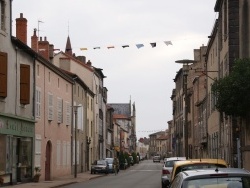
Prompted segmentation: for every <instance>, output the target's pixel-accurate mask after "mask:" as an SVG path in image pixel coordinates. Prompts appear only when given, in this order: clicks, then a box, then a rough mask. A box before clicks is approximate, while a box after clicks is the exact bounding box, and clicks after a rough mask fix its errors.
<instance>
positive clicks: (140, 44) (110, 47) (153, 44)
mask: <svg viewBox="0 0 250 188" xmlns="http://www.w3.org/2000/svg"><path fill="white" fill-rule="evenodd" d="M163 42H164V43H165V44H166V45H167V46H168V45H173V43H172V42H171V41H163ZM150 45H151V47H152V48H155V47H156V42H151V43H150ZM135 46H136V47H137V48H138V49H140V48H142V47H144V44H142V43H139V44H135ZM121 47H122V48H128V47H130V45H128V44H126V45H122V46H121ZM112 48H115V46H114V45H110V46H107V49H112ZM89 49H91V48H80V50H89ZM93 49H94V50H98V49H101V47H100V46H97V47H93Z"/></svg>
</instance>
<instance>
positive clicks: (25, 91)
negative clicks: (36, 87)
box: [20, 64, 30, 105]
mask: <svg viewBox="0 0 250 188" xmlns="http://www.w3.org/2000/svg"><path fill="white" fill-rule="evenodd" d="M20 103H21V104H23V105H26V104H29V103H30V66H29V65H25V64H20Z"/></svg>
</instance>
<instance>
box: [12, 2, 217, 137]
mask: <svg viewBox="0 0 250 188" xmlns="http://www.w3.org/2000/svg"><path fill="white" fill-rule="evenodd" d="M12 2H13V14H12V16H13V35H14V36H15V19H16V18H18V17H19V16H20V13H23V15H24V17H25V18H27V19H28V45H30V36H31V35H32V34H33V29H34V28H38V20H41V21H43V23H40V24H39V30H40V32H39V36H41V37H45V36H46V37H47V40H48V41H49V42H50V43H51V44H54V47H55V48H59V49H60V50H62V51H64V50H65V45H66V39H67V36H68V35H69V36H70V39H71V45H72V48H73V52H74V53H75V54H76V55H84V56H86V59H87V60H90V61H91V62H92V65H93V66H95V67H98V68H102V69H103V73H104V75H105V76H107V78H106V79H105V80H104V85H105V86H106V87H107V88H108V103H128V102H129V100H130V97H131V100H132V102H135V104H136V112H137V122H136V123H137V137H138V139H139V138H140V137H144V136H146V137H148V135H149V134H152V133H154V132H156V131H160V130H164V129H166V128H167V122H168V121H169V120H171V119H172V102H171V99H170V96H171V94H172V89H174V87H175V86H174V82H173V79H174V77H175V74H176V72H177V71H178V70H179V69H180V68H181V65H180V64H176V63H175V61H176V60H180V59H193V49H197V48H199V47H200V46H202V45H203V44H204V45H207V42H208V38H207V36H209V35H210V33H211V31H212V28H213V24H214V22H215V19H216V17H217V14H216V13H215V12H214V5H215V2H216V0H188V1H187V0H154V1H152V0H123V1H121V0H13V1H12ZM164 41H171V42H172V44H173V45H169V46H167V45H166V44H164ZM151 42H156V44H157V46H156V47H155V48H152V47H151V45H150V43H151ZM139 43H142V44H144V47H143V48H140V49H137V47H136V46H135V45H136V44H139ZM110 45H113V46H114V47H115V48H113V49H107V46H110ZM122 45H129V46H130V47H129V48H122ZM93 47H101V49H98V50H94V49H93ZM80 48H88V50H87V51H81V50H80Z"/></svg>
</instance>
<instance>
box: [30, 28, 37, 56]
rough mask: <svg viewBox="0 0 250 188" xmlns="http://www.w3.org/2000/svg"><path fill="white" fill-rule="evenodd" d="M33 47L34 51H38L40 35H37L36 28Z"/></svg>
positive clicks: (32, 40)
mask: <svg viewBox="0 0 250 188" xmlns="http://www.w3.org/2000/svg"><path fill="white" fill-rule="evenodd" d="M31 48H32V50H34V51H36V52H37V51H38V36H36V29H34V33H33V36H32V37H31Z"/></svg>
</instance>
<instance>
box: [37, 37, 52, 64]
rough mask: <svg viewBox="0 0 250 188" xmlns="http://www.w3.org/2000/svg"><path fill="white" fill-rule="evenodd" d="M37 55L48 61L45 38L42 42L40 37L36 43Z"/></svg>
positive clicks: (47, 45) (47, 47)
mask: <svg viewBox="0 0 250 188" xmlns="http://www.w3.org/2000/svg"><path fill="white" fill-rule="evenodd" d="M38 53H39V54H41V55H42V56H43V57H44V58H45V59H47V60H49V42H48V41H47V38H46V37H44V41H43V40H42V37H40V41H38Z"/></svg>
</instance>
